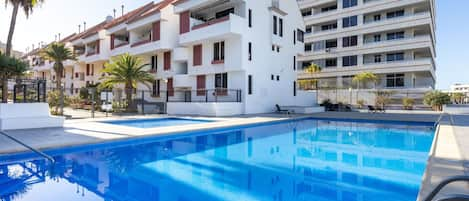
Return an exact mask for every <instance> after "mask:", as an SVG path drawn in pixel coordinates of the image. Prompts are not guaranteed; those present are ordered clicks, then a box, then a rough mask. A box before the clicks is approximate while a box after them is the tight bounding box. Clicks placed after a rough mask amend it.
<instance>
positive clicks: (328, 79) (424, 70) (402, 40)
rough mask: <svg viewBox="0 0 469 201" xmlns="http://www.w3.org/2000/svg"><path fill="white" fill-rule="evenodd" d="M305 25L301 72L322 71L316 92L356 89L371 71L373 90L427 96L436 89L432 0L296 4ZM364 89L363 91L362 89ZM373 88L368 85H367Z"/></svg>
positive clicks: (303, 76)
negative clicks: (361, 77)
mask: <svg viewBox="0 0 469 201" xmlns="http://www.w3.org/2000/svg"><path fill="white" fill-rule="evenodd" d="M298 4H299V6H300V9H301V12H302V15H303V18H304V21H305V26H306V29H305V30H306V34H305V56H302V57H300V58H299V60H300V61H301V62H302V63H303V67H305V66H309V65H310V64H311V63H314V64H317V65H319V66H320V67H321V72H320V73H316V74H314V75H312V74H308V73H304V72H302V71H300V72H299V75H300V79H311V78H315V79H319V86H320V87H330V88H344V89H348V88H355V87H354V86H353V82H352V79H353V76H354V75H357V74H359V73H361V72H365V71H367V72H372V73H374V74H376V75H378V77H379V81H378V83H377V84H376V86H373V87H377V88H382V89H392V90H406V91H426V90H431V89H433V88H434V86H435V80H436V75H435V69H436V67H435V62H434V59H435V56H436V54H435V2H434V0H298ZM362 87H363V86H362ZM369 87H371V86H369Z"/></svg>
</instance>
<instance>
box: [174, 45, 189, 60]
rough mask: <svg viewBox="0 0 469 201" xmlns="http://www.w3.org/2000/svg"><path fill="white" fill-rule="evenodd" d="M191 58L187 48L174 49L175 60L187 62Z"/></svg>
mask: <svg viewBox="0 0 469 201" xmlns="http://www.w3.org/2000/svg"><path fill="white" fill-rule="evenodd" d="M188 59H189V53H188V50H187V48H185V47H178V48H174V50H173V61H175V62H186V61H187V60H188Z"/></svg>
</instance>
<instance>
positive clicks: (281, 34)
mask: <svg viewBox="0 0 469 201" xmlns="http://www.w3.org/2000/svg"><path fill="white" fill-rule="evenodd" d="M278 25H279V31H278V34H279V36H280V37H283V19H282V18H279V19H278Z"/></svg>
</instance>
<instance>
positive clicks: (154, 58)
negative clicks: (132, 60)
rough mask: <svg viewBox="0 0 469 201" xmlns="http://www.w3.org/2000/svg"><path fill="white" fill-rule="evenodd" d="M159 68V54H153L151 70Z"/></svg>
mask: <svg viewBox="0 0 469 201" xmlns="http://www.w3.org/2000/svg"><path fill="white" fill-rule="evenodd" d="M157 69H158V56H156V55H155V56H151V70H152V71H154V72H156V70H157Z"/></svg>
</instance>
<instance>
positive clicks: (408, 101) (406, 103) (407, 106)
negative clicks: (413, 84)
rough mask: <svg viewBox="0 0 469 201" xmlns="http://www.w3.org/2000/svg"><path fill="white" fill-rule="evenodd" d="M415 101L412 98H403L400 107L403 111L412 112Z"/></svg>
mask: <svg viewBox="0 0 469 201" xmlns="http://www.w3.org/2000/svg"><path fill="white" fill-rule="evenodd" d="M414 104H415V100H414V99H412V98H403V99H402V105H403V107H404V110H412V109H413V108H414Z"/></svg>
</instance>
